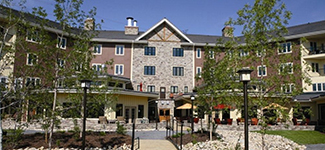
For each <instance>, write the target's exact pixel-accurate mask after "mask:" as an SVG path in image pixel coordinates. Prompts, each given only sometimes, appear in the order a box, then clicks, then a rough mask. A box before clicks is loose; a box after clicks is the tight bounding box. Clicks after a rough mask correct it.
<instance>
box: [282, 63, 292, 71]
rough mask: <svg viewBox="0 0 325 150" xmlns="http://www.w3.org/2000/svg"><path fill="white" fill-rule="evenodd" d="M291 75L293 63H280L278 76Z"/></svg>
mask: <svg viewBox="0 0 325 150" xmlns="http://www.w3.org/2000/svg"><path fill="white" fill-rule="evenodd" d="M292 73H293V63H292V62H289V63H282V64H281V66H280V74H292Z"/></svg>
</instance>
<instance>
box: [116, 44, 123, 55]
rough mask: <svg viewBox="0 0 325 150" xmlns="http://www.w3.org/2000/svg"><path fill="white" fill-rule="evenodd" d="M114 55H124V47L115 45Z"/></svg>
mask: <svg viewBox="0 0 325 150" xmlns="http://www.w3.org/2000/svg"><path fill="white" fill-rule="evenodd" d="M115 55H124V45H115Z"/></svg>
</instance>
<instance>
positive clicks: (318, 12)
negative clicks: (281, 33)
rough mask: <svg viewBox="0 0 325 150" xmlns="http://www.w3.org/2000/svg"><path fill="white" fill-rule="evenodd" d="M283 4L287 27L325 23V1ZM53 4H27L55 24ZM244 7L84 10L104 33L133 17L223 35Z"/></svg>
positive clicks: (149, 1) (120, 5) (155, 0)
mask: <svg viewBox="0 0 325 150" xmlns="http://www.w3.org/2000/svg"><path fill="white" fill-rule="evenodd" d="M15 1H18V0H15ZM282 2H284V3H285V4H286V7H287V10H289V11H291V12H292V18H291V20H289V25H288V26H294V25H299V24H305V23H308V22H316V21H321V20H325V0H282ZM54 3H55V2H54V1H53V0H27V3H26V7H27V11H31V8H32V7H37V6H42V7H44V8H45V9H46V10H47V13H48V14H49V19H51V20H53V17H51V16H53V8H54ZM245 4H249V5H253V4H254V0H85V1H84V5H83V6H82V9H83V10H85V11H89V10H90V9H91V8H93V7H96V8H97V15H96V17H95V19H96V20H103V21H104V23H102V24H101V26H102V30H120V31H123V30H124V27H125V25H127V20H126V18H127V17H133V18H134V19H135V20H137V21H138V23H137V25H138V26H139V30H140V31H146V30H148V29H150V28H151V27H152V26H154V25H155V24H156V23H158V22H159V21H160V20H161V19H163V18H167V19H168V20H169V21H170V22H171V23H173V24H174V25H175V26H176V27H177V28H178V29H179V30H181V31H183V32H185V33H187V34H202V35H221V34H222V33H221V30H222V28H223V27H224V23H225V22H226V21H228V20H229V18H237V11H238V10H240V9H242V8H243V7H244V5H245ZM14 5H17V4H14ZM14 7H15V6H14ZM237 29H238V28H237ZM235 35H240V31H239V30H235Z"/></svg>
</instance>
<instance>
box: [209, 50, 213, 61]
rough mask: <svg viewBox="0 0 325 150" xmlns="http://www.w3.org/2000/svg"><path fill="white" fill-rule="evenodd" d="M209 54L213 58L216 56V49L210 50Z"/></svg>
mask: <svg viewBox="0 0 325 150" xmlns="http://www.w3.org/2000/svg"><path fill="white" fill-rule="evenodd" d="M209 56H210V59H213V58H214V51H213V50H210V51H209Z"/></svg>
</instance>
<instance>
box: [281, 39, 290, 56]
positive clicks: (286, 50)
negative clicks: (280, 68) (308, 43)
mask: <svg viewBox="0 0 325 150" xmlns="http://www.w3.org/2000/svg"><path fill="white" fill-rule="evenodd" d="M291 48H292V46H291V42H286V43H280V47H279V54H286V53H291V52H292V51H291Z"/></svg>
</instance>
